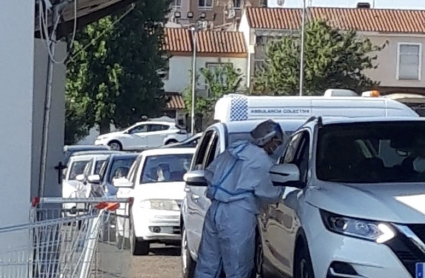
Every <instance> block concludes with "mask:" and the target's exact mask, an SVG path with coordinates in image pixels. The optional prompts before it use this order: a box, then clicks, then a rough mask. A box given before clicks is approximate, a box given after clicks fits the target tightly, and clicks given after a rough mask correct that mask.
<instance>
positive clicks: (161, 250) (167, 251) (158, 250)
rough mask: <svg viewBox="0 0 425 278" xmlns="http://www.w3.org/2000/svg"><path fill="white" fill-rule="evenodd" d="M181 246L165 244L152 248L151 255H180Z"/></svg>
mask: <svg viewBox="0 0 425 278" xmlns="http://www.w3.org/2000/svg"><path fill="white" fill-rule="evenodd" d="M180 253H181V251H180V247H173V246H165V247H153V248H151V254H150V255H151V256H165V257H178V256H180Z"/></svg>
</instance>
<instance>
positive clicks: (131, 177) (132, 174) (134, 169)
mask: <svg viewBox="0 0 425 278" xmlns="http://www.w3.org/2000/svg"><path fill="white" fill-rule="evenodd" d="M142 158H143V156H138V157H137V158H136V160H135V161H134V163H133V165H132V166H131V168H130V171H129V172H128V175H127V179H128V180H129V181H131V182H132V183H133V185H135V184H136V181H137V179H136V177H137V175H136V173H137V171H138V169H139V165H140V162H141V161H142Z"/></svg>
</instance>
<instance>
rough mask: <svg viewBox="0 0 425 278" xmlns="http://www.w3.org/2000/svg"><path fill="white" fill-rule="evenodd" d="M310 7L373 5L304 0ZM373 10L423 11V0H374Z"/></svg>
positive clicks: (292, 2) (294, 1) (296, 3)
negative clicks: (310, 4)
mask: <svg viewBox="0 0 425 278" xmlns="http://www.w3.org/2000/svg"><path fill="white" fill-rule="evenodd" d="M277 1H278V0H268V2H269V6H270V7H277V5H276V4H275V3H276V2H277ZM302 1H303V0H285V4H284V6H283V7H288V8H293V7H302V3H303V2H302ZM305 1H307V2H306V3H307V4H308V3H309V1H310V2H311V3H312V6H316V7H317V6H319V7H351V8H355V7H356V5H357V3H358V2H369V3H370V4H371V5H373V0H305ZM375 8H384V9H386V8H388V9H415V10H418V9H423V10H425V0H403V1H400V0H375Z"/></svg>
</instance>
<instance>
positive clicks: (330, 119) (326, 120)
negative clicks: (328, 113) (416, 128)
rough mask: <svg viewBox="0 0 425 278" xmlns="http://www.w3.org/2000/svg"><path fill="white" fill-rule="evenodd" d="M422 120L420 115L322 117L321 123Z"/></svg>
mask: <svg viewBox="0 0 425 278" xmlns="http://www.w3.org/2000/svg"><path fill="white" fill-rule="evenodd" d="M412 121H413V122H424V121H425V118H420V117H356V118H351V117H322V124H323V125H330V124H345V123H376V122H412Z"/></svg>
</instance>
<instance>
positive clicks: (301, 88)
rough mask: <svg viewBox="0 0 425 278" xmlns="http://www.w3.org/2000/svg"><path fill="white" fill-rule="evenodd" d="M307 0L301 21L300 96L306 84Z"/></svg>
mask: <svg viewBox="0 0 425 278" xmlns="http://www.w3.org/2000/svg"><path fill="white" fill-rule="evenodd" d="M305 1H306V0H303V12H302V22H301V55H300V96H302V95H303V86H304V48H305V47H304V40H305V14H306V4H305Z"/></svg>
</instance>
